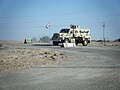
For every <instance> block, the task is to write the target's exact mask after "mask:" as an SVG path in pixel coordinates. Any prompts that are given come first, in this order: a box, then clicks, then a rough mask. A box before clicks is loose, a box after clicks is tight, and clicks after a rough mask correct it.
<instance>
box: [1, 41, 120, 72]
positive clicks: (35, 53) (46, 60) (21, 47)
mask: <svg viewBox="0 0 120 90" xmlns="http://www.w3.org/2000/svg"><path fill="white" fill-rule="evenodd" d="M105 44H106V45H108V46H120V43H119V42H109V43H108V42H106V43H105ZM89 46H103V43H101V42H91V43H90V44H89ZM65 60H68V56H67V55H65V54H64V53H62V52H59V51H53V50H51V49H49V48H40V47H39V48H38V47H35V46H33V47H32V46H31V45H29V44H27V45H25V44H23V42H18V41H0V72H11V71H16V70H20V69H28V68H31V67H39V66H40V67H41V66H42V67H44V66H46V65H49V64H54V63H61V62H63V61H65Z"/></svg>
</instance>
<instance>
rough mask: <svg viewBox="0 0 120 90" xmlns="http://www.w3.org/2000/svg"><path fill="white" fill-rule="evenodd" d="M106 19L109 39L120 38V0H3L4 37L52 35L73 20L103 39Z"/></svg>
mask: <svg viewBox="0 0 120 90" xmlns="http://www.w3.org/2000/svg"><path fill="white" fill-rule="evenodd" d="M48 22H50V24H51V26H50V28H49V29H46V28H45V25H46V24H47V23H48ZM103 22H105V24H106V25H105V37H106V39H116V38H120V0H0V40H24V39H25V38H28V39H30V38H32V37H37V38H39V37H41V36H44V35H45V36H49V33H50V36H52V34H53V33H55V32H59V30H60V29H61V28H67V27H68V28H69V25H70V24H78V25H80V27H81V28H89V29H90V30H91V36H92V39H102V29H103V28H102V25H103Z"/></svg>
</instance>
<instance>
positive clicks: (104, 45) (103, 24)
mask: <svg viewBox="0 0 120 90" xmlns="http://www.w3.org/2000/svg"><path fill="white" fill-rule="evenodd" d="M103 45H104V46H105V22H104V23H103Z"/></svg>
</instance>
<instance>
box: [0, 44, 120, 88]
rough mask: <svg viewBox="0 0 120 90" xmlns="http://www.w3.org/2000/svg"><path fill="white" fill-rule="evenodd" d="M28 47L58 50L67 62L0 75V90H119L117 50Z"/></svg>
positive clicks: (89, 47) (110, 47)
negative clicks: (67, 57)
mask: <svg viewBox="0 0 120 90" xmlns="http://www.w3.org/2000/svg"><path fill="white" fill-rule="evenodd" d="M26 47H27V46H26ZM31 47H35V48H50V49H52V50H54V51H60V52H63V53H66V54H67V55H68V56H70V59H69V60H67V61H64V62H63V63H60V64H54V65H52V64H50V65H47V66H46V67H37V68H31V69H28V70H21V71H16V72H14V73H5V74H0V90H120V85H119V84H120V47H115V46H101V47H99V46H88V47H83V46H77V47H73V48H61V47H59V46H52V45H50V44H45V45H43V44H39V45H33V46H31Z"/></svg>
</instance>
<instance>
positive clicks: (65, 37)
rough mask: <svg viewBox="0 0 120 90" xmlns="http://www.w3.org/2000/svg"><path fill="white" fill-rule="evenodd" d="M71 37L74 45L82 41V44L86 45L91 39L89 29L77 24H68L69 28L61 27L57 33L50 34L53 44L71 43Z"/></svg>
mask: <svg viewBox="0 0 120 90" xmlns="http://www.w3.org/2000/svg"><path fill="white" fill-rule="evenodd" d="M72 39H75V43H76V45H78V43H82V45H83V46H87V45H88V43H90V40H91V34H90V29H81V28H80V26H79V25H70V28H68V29H61V30H60V32H59V33H54V34H53V36H52V41H53V45H58V44H59V43H65V42H68V43H71V40H72Z"/></svg>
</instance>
